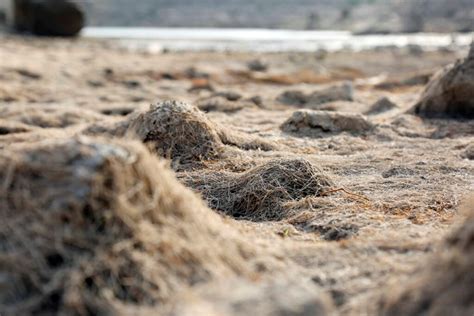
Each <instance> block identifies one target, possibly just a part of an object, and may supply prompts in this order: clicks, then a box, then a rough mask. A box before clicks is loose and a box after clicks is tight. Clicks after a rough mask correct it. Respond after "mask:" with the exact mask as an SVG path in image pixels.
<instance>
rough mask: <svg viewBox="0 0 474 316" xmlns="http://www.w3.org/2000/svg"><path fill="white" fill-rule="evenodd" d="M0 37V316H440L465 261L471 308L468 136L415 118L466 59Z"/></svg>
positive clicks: (453, 54)
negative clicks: (419, 290)
mask: <svg viewBox="0 0 474 316" xmlns="http://www.w3.org/2000/svg"><path fill="white" fill-rule="evenodd" d="M1 36H2V38H0V41H1V44H0V212H1V213H0V214H1V216H2V219H3V220H2V222H3V223H2V224H1V227H0V253H1V255H0V289H1V290H0V292H1V293H0V314H2V315H26V314H35V313H42V314H45V315H49V314H61V313H62V314H63V315H96V314H100V315H102V314H105V315H107V314H122V315H137V314H138V315H156V314H159V315H254V314H255V315H381V314H385V315H402V314H406V315H419V313H421V311H427V310H429V308H430V306H434V307H433V308H435V307H436V308H438V309H435V310H434V312H433V315H442V314H443V313H442V312H443V310H442V309H441V307H439V306H438V305H436V304H437V303H433V302H436V298H437V297H438V296H436V292H433V291H435V290H433V289H434V288H436V287H435V286H434V287H433V286H432V287H431V288H430V291H431V292H430V291H425V292H423V293H424V295H426V296H427V297H428V298H427V299H426V300H425V301H423V302H424V303H425V305H423V306H424V307H423V308H424V309H421V310H420V309H417V308H416V307H413V306H416V303H413V302H412V301H410V300H411V299H413V301H416V300H418V298H419V297H421V296H417V295H416V293H415V294H413V295H412V296H409V297H410V298H406V297H405V299H402V301H403V300H406V302H411V304H413V305H409V306H408V305H407V306H408V307H407V306H405V307H404V308H406V309H402V308H401V309H400V308H399V306H400V297H402V298H403V297H404V296H403V295H401V294H399V293H400V292H403V291H405V290H406V289H409V288H416V287H417V286H418V285H419V286H422V285H423V284H425V283H426V282H428V283H429V284H431V283H430V282H431V281H426V280H425V279H424V278H425V274H426V273H427V271H431V270H428V269H429V267H430V265H431V264H432V263H439V264H440V266H441V268H439V269H438V270H439V271H444V270H442V269H447V270H446V271H448V270H449V269H451V268H452V266H449V264H448V263H446V266H448V268H446V266H445V265H443V264H444V262H445V261H443V260H444V259H441V258H446V257H448V256H450V254H451V252H454V251H458V248H456V247H459V249H461V248H460V247H465V248H462V249H466V250H465V251H466V252H462V251H461V250H459V253H461V254H462V253H467V252H469V251H470V252H469V254H470V256H471V257H469V258H470V259H466V260H471V261H466V260H464V259H463V258H465V257H463V255H459V258H461V259H459V260H458V261H456V262H462V263H459V265H456V267H455V268H452V269H453V270H452V271H458V270H455V269H458V267H459V269H460V270H459V271H461V272H462V271H465V270H462V269H464V268H463V267H465V266H466V264H467V266H468V267H469V265H470V266H471V268H467V269H470V270H468V271H469V272H468V273H461V277H459V276H457V277H456V278H455V277H454V276H453V278H454V280H455V281H453V282H454V283H453V284H458V283H457V282H459V284H461V283H462V282H465V283H462V284H466V285H465V287H464V288H463V289H464V290H463V291H461V292H462V293H465V296H464V297H463V299H464V301H463V302H465V305H462V306H461V305H459V306H461V307H459V306H458V305H456V304H457V303H458V302H457V301H456V299H457V298H458V297H460V296H458V295H455V297H456V298H455V299H454V302H455V303H453V304H454V305H448V306H455V307H456V306H457V307H459V309H458V310H457V311H458V313H457V314H456V313H454V314H453V315H455V314H456V315H469V314H470V313H471V312H473V311H474V307H473V306H474V304H473V297H472V294H473V293H474V289H473V288H472V287H473V285H472V284H473V283H472V282H470V281H469V280H471V281H472V280H473V278H474V277H473V273H472V262H473V259H472V253H473V250H472V249H473V246H472V240H474V239H473V236H474V229H473V226H472V223H473V222H472V219H473V217H472V215H471V217H470V222H467V223H468V224H466V226H465V227H464V228H460V230H459V231H460V233H459V236H461V237H459V238H457V239H456V238H454V237H447V236H453V235H452V234H453V231H454V232H455V231H457V229H458V227H459V225H461V223H462V222H463V221H464V217H465V216H466V213H469V211H471V212H472V211H474V210H473V209H472V208H473V204H474V202H473V200H470V202H469V201H468V197H469V195H471V194H472V192H473V191H474V160H473V159H474V124H473V121H472V120H468V119H466V118H463V117H457V118H432V119H428V118H423V117H420V116H417V115H415V114H410V113H408V112H409V110H410V109H411V108H412V107H413V105H414V104H415V103H416V102H417V100H418V99H419V97H420V95H421V93H422V92H423V90H424V88H425V85H426V84H427V83H428V81H429V80H430V78H431V76H432V75H433V74H434V73H435V72H437V71H438V70H439V69H441V68H442V67H444V66H446V65H448V64H450V63H453V62H455V61H456V60H458V59H460V58H464V57H465V56H466V55H467V53H468V51H467V49H459V50H447V49H446V50H440V51H429V52H428V51H421V50H416V49H413V48H386V49H377V50H371V51H362V52H349V51H340V52H334V53H298V54H296V53H294V54H292V53H285V54H283V53H275V54H260V55H256V54H247V53H213V52H188V53H187V52H180V53H173V52H167V53H166V52H165V53H158V54H148V53H141V52H132V51H128V50H126V49H124V48H123V47H119V46H118V45H116V44H115V43H114V42H108V41H92V40H85V39H78V40H62V39H55V40H53V39H34V38H28V37H23V38H22V37H15V36H8V35H1ZM462 205H464V206H462ZM462 209H464V211H462ZM464 212H465V213H464ZM469 225H470V226H469ZM466 227H467V228H466ZM456 236H457V235H456ZM466 236H467V237H466ZM469 236H470V237H469ZM450 238H451V239H450ZM463 238H464V239H463ZM446 240H447V241H446ZM452 240H454V241H452ZM459 240H461V241H459ZM451 241H452V242H451ZM464 241H465V243H464ZM447 244H449V246H447ZM453 245H454V246H453ZM460 245H462V246H460ZM449 247H454V248H455V249H456V250H451V249H454V248H449ZM447 248H449V249H450V250H449V251H451V252H449V251H448V250H446V249H447ZM448 253H449V254H448ZM466 256H467V255H466ZM449 258H451V257H449ZM446 260H448V259H446ZM463 260H464V261H463ZM440 262H441V263H440ZM446 262H447V261H446ZM449 262H451V261H449ZM466 262H467V263H466ZM469 262H470V263H469ZM462 264H465V265H464V266H463V265H462ZM449 267H451V268H449ZM433 269H435V268H433ZM436 271H437V270H436ZM449 271H451V270H449ZM453 273H454V272H453ZM433 275H435V274H434V273H433ZM430 276H431V274H430ZM446 278H447V277H446ZM463 278H464V279H463ZM443 280H444V279H443ZM463 280H464V281H463ZM425 281H426V282H425ZM424 282H425V283H424ZM439 282H441V283H440V284H444V283H442V282H444V281H439ZM446 282H447V281H446ZM433 284H435V285H436V284H437V283H436V282H435V281H433ZM450 284H451V283H450ZM440 288H441V289H443V286H440ZM436 289H437V288H436ZM414 291H416V290H414ZM431 293H434V294H431ZM449 293H450V292H449ZM466 293H467V294H466ZM429 295H432V296H431V297H430V296H429ZM448 299H449V298H446V300H448ZM451 299H452V297H451ZM427 302H428V303H427ZM447 302H452V301H447ZM427 304H428V305H427ZM430 304H431V305H430ZM397 306H398V307H397ZM397 308H399V309H397ZM410 308H412V309H410ZM469 308H470V309H469ZM2 310H3V312H2ZM400 311H401V312H400ZM431 311H433V310H431ZM455 311H456V309H455ZM437 313H438V314H437Z"/></svg>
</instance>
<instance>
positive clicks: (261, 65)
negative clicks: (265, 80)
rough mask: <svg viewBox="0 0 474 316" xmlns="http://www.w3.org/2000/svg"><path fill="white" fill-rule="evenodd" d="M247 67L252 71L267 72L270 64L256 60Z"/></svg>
mask: <svg viewBox="0 0 474 316" xmlns="http://www.w3.org/2000/svg"><path fill="white" fill-rule="evenodd" d="M247 67H248V68H249V70H252V71H260V72H265V71H267V70H268V64H267V63H265V62H264V61H262V60H261V59H254V60H251V61H249V62H248V63H247Z"/></svg>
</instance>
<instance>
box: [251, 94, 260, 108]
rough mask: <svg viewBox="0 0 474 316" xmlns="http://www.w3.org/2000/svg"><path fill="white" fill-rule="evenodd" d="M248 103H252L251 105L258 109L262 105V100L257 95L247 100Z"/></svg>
mask: <svg viewBox="0 0 474 316" xmlns="http://www.w3.org/2000/svg"><path fill="white" fill-rule="evenodd" d="M249 101H250V102H252V103H253V104H255V105H256V106H259V107H260V106H262V105H263V99H262V97H261V96H259V95H255V96H253V97H251V98H249Z"/></svg>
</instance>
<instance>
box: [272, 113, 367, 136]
mask: <svg viewBox="0 0 474 316" xmlns="http://www.w3.org/2000/svg"><path fill="white" fill-rule="evenodd" d="M372 128H373V125H372V124H371V123H370V122H369V121H368V120H367V119H366V118H365V117H364V116H362V115H360V114H353V113H343V112H330V111H313V110H298V111H295V112H293V114H292V116H291V117H290V118H289V119H288V120H286V122H284V123H283V124H282V126H281V129H282V130H283V131H285V132H288V133H297V134H301V135H304V136H316V137H317V136H323V135H325V134H335V133H342V132H349V133H354V134H360V133H363V132H367V131H369V130H371V129H372Z"/></svg>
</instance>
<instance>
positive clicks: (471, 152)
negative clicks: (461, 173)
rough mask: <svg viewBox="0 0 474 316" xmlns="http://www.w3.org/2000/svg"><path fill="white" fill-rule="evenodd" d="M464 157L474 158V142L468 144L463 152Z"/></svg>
mask: <svg viewBox="0 0 474 316" xmlns="http://www.w3.org/2000/svg"><path fill="white" fill-rule="evenodd" d="M462 157H463V158H466V159H469V160H474V143H472V144H470V145H469V146H467V148H466V150H464V153H463V154H462Z"/></svg>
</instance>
